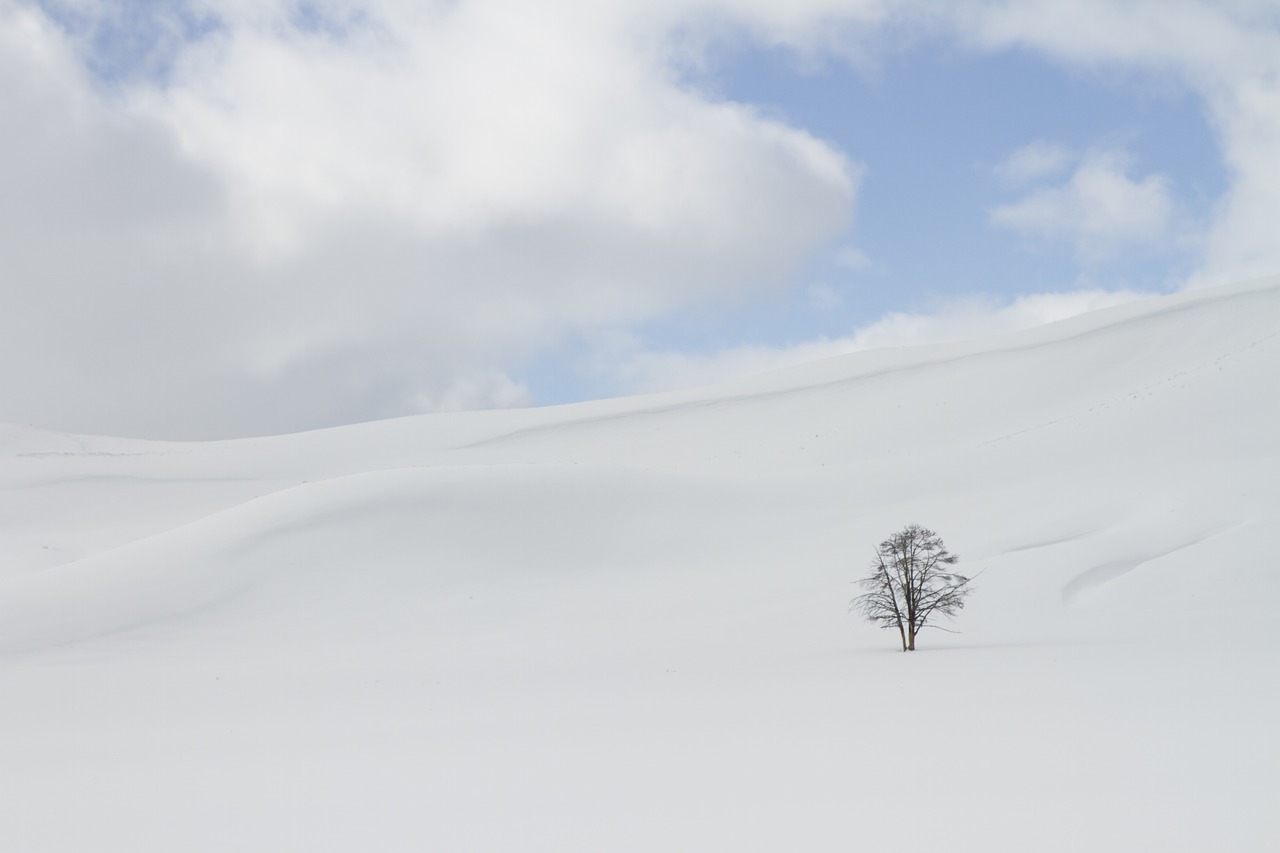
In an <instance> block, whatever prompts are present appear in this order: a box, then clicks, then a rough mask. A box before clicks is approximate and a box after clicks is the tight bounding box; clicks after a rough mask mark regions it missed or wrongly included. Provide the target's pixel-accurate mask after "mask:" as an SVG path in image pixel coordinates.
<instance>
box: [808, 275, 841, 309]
mask: <svg viewBox="0 0 1280 853" xmlns="http://www.w3.org/2000/svg"><path fill="white" fill-rule="evenodd" d="M807 296H808V300H807V301H808V303H809V307H810V308H812V309H813V310H814V311H819V312H826V311H834V310H835V309H837V308H839V307H840V306H841V305H843V304H844V296H843V295H842V294H841V293H840V291H838V290H836V289H835V288H834V287H832V286H831V285H829V284H827V283H826V282H825V281H817V282H814V283H813V284H811V285H809V288H808V293H807Z"/></svg>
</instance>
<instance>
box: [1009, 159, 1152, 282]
mask: <svg viewBox="0 0 1280 853" xmlns="http://www.w3.org/2000/svg"><path fill="white" fill-rule="evenodd" d="M1024 150H1025V149H1024ZM1128 165H1129V164H1128V162H1127V158H1126V157H1125V156H1124V155H1122V154H1121V153H1119V152H1115V151H1099V152H1094V153H1092V154H1090V155H1088V156H1087V157H1085V159H1084V160H1083V162H1081V163H1080V165H1079V166H1077V167H1076V169H1075V171H1074V172H1073V173H1072V174H1071V177H1070V178H1068V179H1067V181H1066V182H1065V183H1064V184H1062V185H1061V186H1056V187H1042V188H1040V189H1036V190H1033V191H1032V192H1031V193H1030V194H1028V195H1027V196H1026V197H1024V198H1023V199H1021V200H1019V201H1016V202H1014V203H1012V204H1007V205H1003V206H1000V207H997V208H995V209H994V210H992V211H991V222H992V223H993V224H995V225H999V226H1002V227H1005V228H1011V229H1013V230H1015V231H1020V232H1022V233H1024V234H1029V235H1033V236H1039V237H1047V238H1058V239H1065V240H1069V241H1071V242H1072V243H1073V244H1074V245H1075V247H1076V250H1077V252H1078V253H1079V254H1080V255H1081V256H1083V257H1085V258H1090V257H1095V256H1098V255H1102V254H1106V253H1109V252H1112V251H1114V250H1115V249H1117V248H1118V247H1120V246H1124V245H1126V244H1133V243H1151V242H1153V241H1155V240H1158V239H1160V238H1161V237H1163V236H1164V235H1165V233H1166V232H1167V230H1168V228H1169V223H1170V220H1171V218H1172V213H1173V202H1172V198H1171V194H1170V190H1169V180H1168V178H1166V177H1165V176H1163V175H1147V176H1146V177H1143V178H1141V179H1137V180H1135V179H1133V178H1130V177H1129V176H1128V175H1127V174H1126V172H1127V171H1128Z"/></svg>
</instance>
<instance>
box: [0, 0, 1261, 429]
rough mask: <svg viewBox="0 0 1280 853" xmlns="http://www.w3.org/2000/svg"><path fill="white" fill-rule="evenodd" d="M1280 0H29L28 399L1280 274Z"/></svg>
mask: <svg viewBox="0 0 1280 853" xmlns="http://www.w3.org/2000/svg"><path fill="white" fill-rule="evenodd" d="M1277 80H1280V10H1277V9H1275V8H1274V7H1273V6H1272V5H1271V4H1268V3H1265V2H1251V0H1242V2H1239V3H1235V4H1230V5H1224V4H1217V3H1211V2H1199V0H1172V2H1161V3H1157V2H1154V0H1142V1H1141V2H1120V0H1082V2H1076V3H1067V2H1061V1H1060V0H1058V2H1055V0H1028V2H1026V3H1020V4H1013V5H1009V4H1004V3H999V2H994V0H955V2H952V3H947V4H936V3H924V2H920V0H893V2H879V0H875V2H873V0H797V2H795V3H792V4H788V5H786V6H773V5H770V4H762V3H758V2H756V1H755V0H663V2H640V0H608V2H600V3H592V4H586V5H584V4H581V3H579V2H575V0H548V2H546V3H544V4H540V5H538V6H537V7H536V8H534V7H532V6H530V5H529V4H525V3H521V2H517V0H456V2H452V3H448V4H422V3H415V2H408V0H314V2H298V0H261V2H253V3H249V2H238V1H237V0H220V2H214V1H213V0H182V2H174V3H167V4H136V3H127V2H121V0H74V2H73V0H42V2H39V3H36V2H30V1H29V0H0V117H3V118H4V120H5V125H6V127H7V128H8V131H7V132H6V134H5V138H4V139H3V140H0V181H2V182H3V186H4V189H5V192H4V193H3V194H2V196H0V223H8V224H7V226H6V227H5V228H3V229H0V289H3V292H2V293H0V296H3V297H4V299H5V300H6V304H8V305H10V306H11V308H12V310H10V311H8V312H7V313H6V315H5V318H2V319H0V365H5V367H0V386H2V387H3V391H4V393H3V394H0V400H2V401H3V403H0V421H16V422H23V423H33V424H37V425H41V426H46V427H49V428H54V429H64V430H73V431H79V432H108V433H116V434H128V435H139V436H148V437H173V438H211V437H220V436H231V435H245V434H255V433H266V432H280V431H289V430H297V429H307V428H314V427H319V426H325V425H330V424H336V423H344V422H352V421H359V420H367V419H372V418H379V417H389V416H395V415H402V414H412V413H416V412H430V411H447V410H454V409H467V408H485V407H493V406H510V405H539V404H547V403H557V402H567V401H572V400H577V399H585V398H590V397H595V396H608V395H617V394H626V393H634V392H643V391H651V390H661V389H664V388H674V387H681V386H687V385H695V384H699V383H703V382H708V381H715V380H718V379H723V378H727V377H732V376H735V375H739V374H742V373H745V372H752V371H756V370H764V369H769V368H772V367H777V366H782V365H786V364H791V363H795V362H797V361H803V360H807V359H812V358H820V357H826V356H830V355H837V354H840V353H845V352H851V351H854V350H858V349H864V348H867V347H871V346H886V345H909V344H917V343H928V342H931V341H941V340H949V339H954V338H958V337H971V336H981V335H989V334H998V333H1001V332H1004V331H1009V330H1012V329H1017V328H1023V327H1026V326H1028V325H1033V324H1036V323H1040V322H1048V321H1052V320H1054V319H1058V318H1061V317H1065V316H1070V315H1071V314H1074V313H1078V312H1080V311H1083V310H1090V309H1093V308H1097V307H1102V306H1105V305H1109V304H1116V303H1118V302H1123V301H1127V300H1129V299H1133V298H1139V297H1141V296H1142V295H1144V294H1153V293H1163V292H1170V291H1173V290H1177V289H1181V288H1184V287H1196V286H1205V285H1210V284H1215V283H1226V282H1230V281H1235V280H1241V279H1244V278H1249V277H1256V276H1260V275H1269V274H1275V273H1277V272H1280V225H1278V224H1277V221H1278V220H1280V218H1278V217H1276V216H1275V215H1274V213H1275V211H1276V210H1280V177H1278V176H1280V153H1277V152H1280V84H1277Z"/></svg>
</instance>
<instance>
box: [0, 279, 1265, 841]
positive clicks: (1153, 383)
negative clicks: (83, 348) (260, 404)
mask: <svg viewBox="0 0 1280 853" xmlns="http://www.w3.org/2000/svg"><path fill="white" fill-rule="evenodd" d="M1278 483H1280V279H1269V280H1264V281H1260V282H1254V283H1251V284H1246V285H1241V286H1236V287H1232V288H1227V289H1220V290H1213V291H1199V292H1195V293H1188V294H1183V295H1179V296H1175V297H1168V298H1163V299H1159V300H1152V301H1147V302H1142V303H1136V304H1131V305H1126V306H1122V307H1119V308H1115V309H1110V310H1106V311H1102V312H1098V313H1095V314H1090V315H1087V316H1082V317H1078V318H1075V319H1072V320H1069V321H1066V322H1063V323H1059V324H1055V325H1053V326H1047V327H1042V328H1039V329H1035V330H1031V331H1028V332H1025V333H1021V334H1018V335H1015V336H1011V337H1006V338H1001V339H998V340H992V341H984V342H976V343H967V344H955V345H947V346H941V347H932V348H920V349H904V350H884V351H876V352H867V353H859V354H855V355H851V356H847V357H842V358H837V359H832V360H829V361H824V362H820V363H815V364H811V365H805V366H802V367H799V368H793V369H789V370H786V371H781V372H777V373H773V374H769V375H764V376H758V377H753V378H750V379H746V380H742V381H739V382H735V383H731V384H728V385H722V386H717V387H714V388H708V389H701V390H698V391H693V392H683V393H676V394H665V395H657V396H650V397H642V398H632V399H623V400H612V401H604V402H595V403H589V404H580V405H574V406H565V407H557V408H550V409H538V410H527V411H509V412H484V413H467V414H456V415H439V416H429V417H420V418H407V419H400V420H394V421H386V422H380V423H370V424H363V425H359V426H353V427H345V428H341V429H332V430H326V431H321V432H314V433H307V434H301V435H292V436H281V437H274V438H263V439H254V440H245V441H232V442H214V443H202V444H175V443H153V442H139V441H128V440H121V439H108V438H88V437H81V436H68V435H57V434H52V433H47V432H42V431H39V430H35V429H30V428H25V427H15V426H8V427H0V691H2V693H0V715H2V716H0V723H2V725H0V738H2V741H0V768H2V769H0V786H2V787H0V796H2V797H3V802H4V804H5V808H4V809H3V810H0V850H13V851H46V850H58V851H63V850H68V851H83V850H122V851H149V850H155V851H176V850H182V851H206V850H207V851H283V850H299V851H328V850H341V851H401V850H403V851H658V850H661V851H667V850H681V851H685V850H688V851H704V850H717V851H719V850H724V851H751V850H760V851H848V850H864V849H865V850H876V851H916V850H930V851H940V852H941V851H958V853H964V851H983V852H984V853H990V851H1081V850H1090V851H1111V850H1114V851H1196V853H1203V851H1274V850H1277V849H1280V728H1278V727H1277V720H1280V632H1278V631H1277V627H1278V626H1280V615H1277V605H1276V602H1277V601H1278V600H1280V556H1278V555H1280V549H1278V546H1277V543H1278V542H1280V486H1278V485H1277V484H1278ZM911 522H916V523H921V524H925V525H928V526H931V527H934V528H935V529H937V530H938V531H939V532H940V533H941V534H942V535H943V537H944V538H945V539H946V541H947V544H948V545H949V546H950V547H951V548H952V550H954V551H956V552H958V553H959V554H960V555H961V557H962V563H961V565H962V566H963V567H964V568H966V569H967V570H968V571H969V572H970V573H971V574H976V573H979V572H980V573H981V574H980V577H979V579H978V581H977V582H976V591H975V592H974V594H973V596H972V597H971V599H970V606H969V608H968V609H966V610H965V611H964V612H963V613H962V614H961V618H960V619H959V620H958V621H957V622H956V623H955V625H954V626H953V627H955V628H956V629H958V630H959V631H960V632H961V633H958V634H949V633H943V632H926V633H925V634H924V635H923V636H922V638H921V643H922V650H921V651H919V652H916V653H915V654H913V655H904V654H901V653H899V652H897V651H896V643H897V637H896V636H895V635H894V634H892V633H890V632H883V631H878V630H876V629H875V628H874V627H872V626H870V625H867V624H866V623H863V622H861V621H859V620H857V619H856V618H855V617H852V616H850V615H848V614H847V613H846V606H847V602H848V600H849V598H850V597H851V596H852V595H854V594H855V593H856V591H857V590H856V588H855V587H854V586H853V581H855V580H856V579H857V578H858V577H860V576H861V575H862V574H863V573H864V570H865V567H866V565H867V563H868V561H869V559H870V557H871V554H872V549H873V548H874V546H875V544H876V543H878V542H879V541H880V540H881V539H883V538H884V537H885V536H887V535H888V534H889V533H892V532H893V531H895V530H897V529H899V528H900V527H902V526H903V525H904V524H907V523H911Z"/></svg>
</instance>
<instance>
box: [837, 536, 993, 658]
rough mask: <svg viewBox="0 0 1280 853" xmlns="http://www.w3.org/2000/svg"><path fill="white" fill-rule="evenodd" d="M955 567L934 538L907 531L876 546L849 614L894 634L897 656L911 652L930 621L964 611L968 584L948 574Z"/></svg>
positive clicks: (954, 558)
mask: <svg viewBox="0 0 1280 853" xmlns="http://www.w3.org/2000/svg"><path fill="white" fill-rule="evenodd" d="M959 561H960V558H959V557H957V556H956V555H955V554H952V553H951V552H950V551H948V550H947V547H946V545H944V544H943V543H942V539H941V538H940V537H939V536H938V534H937V533H934V532H933V531H932V530H929V529H927V528H924V527H920V526H919V525H917V524H910V525H907V526H906V527H904V528H903V529H902V530H901V531H900V532H898V533H895V534H893V535H892V536H890V537H889V538H888V539H886V540H884V541H883V542H881V543H880V547H879V548H877V549H876V558H875V560H873V561H872V563H871V574H869V575H868V576H867V577H865V578H863V579H862V580H860V581H858V584H859V586H861V587H862V588H863V589H865V590H866V592H864V593H863V594H862V595H859V596H858V597H857V598H855V599H853V601H851V602H849V609H850V610H854V611H857V612H859V613H861V614H862V615H863V616H865V617H867V620H868V621H870V622H874V623H876V624H877V625H879V626H880V627H881V628H897V629H898V636H899V637H901V638H902V650H903V651H904V652H908V651H910V652H913V651H915V649H916V634H918V633H920V631H921V629H923V628H924V627H925V626H926V625H927V624H928V622H929V620H930V619H931V618H932V617H933V616H935V615H942V616H947V617H952V616H955V614H956V613H957V612H958V611H959V610H960V609H961V608H963V607H964V599H965V597H966V596H967V595H968V594H969V591H970V588H969V578H967V577H965V576H964V575H961V574H957V573H956V572H954V571H952V570H951V567H952V566H954V565H955V564H956V563H957V562H959ZM933 627H937V626H936V625H935V626H933Z"/></svg>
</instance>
